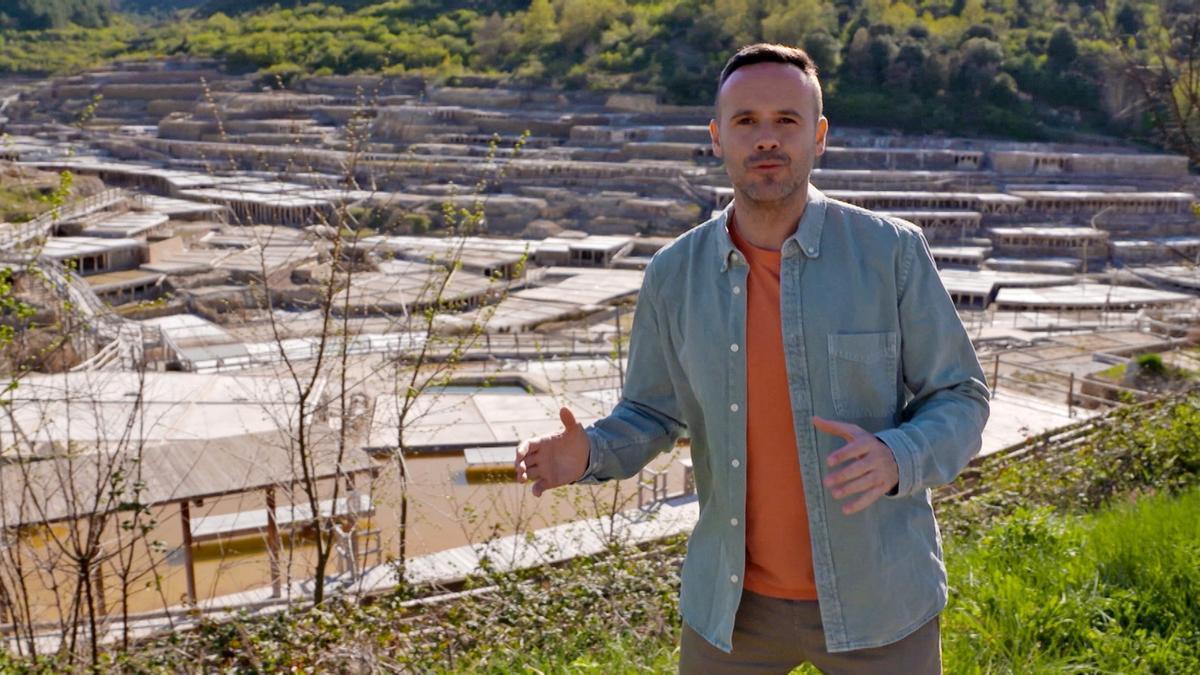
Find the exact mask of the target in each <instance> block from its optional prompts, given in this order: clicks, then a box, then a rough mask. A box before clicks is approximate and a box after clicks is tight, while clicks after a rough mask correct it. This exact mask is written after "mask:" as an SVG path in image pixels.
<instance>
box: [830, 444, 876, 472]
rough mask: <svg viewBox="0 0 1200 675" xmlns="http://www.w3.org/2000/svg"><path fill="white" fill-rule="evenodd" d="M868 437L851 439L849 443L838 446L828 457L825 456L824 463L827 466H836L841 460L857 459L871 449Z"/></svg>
mask: <svg viewBox="0 0 1200 675" xmlns="http://www.w3.org/2000/svg"><path fill="white" fill-rule="evenodd" d="M870 440H871V439H870V438H859V439H855V440H851V441H850V442H849V443H847V444H845V445H843V446H842V447H840V448H838V449H837V450H836V451H834V452H832V453H830V455H829V457H826V458H825V463H826V464H827V465H829V466H837V465H838V464H841V463H842V462H845V461H848V460H851V459H858V458H859V457H862V456H863V455H866V454H867V453H868V452H870V451H871V444H870Z"/></svg>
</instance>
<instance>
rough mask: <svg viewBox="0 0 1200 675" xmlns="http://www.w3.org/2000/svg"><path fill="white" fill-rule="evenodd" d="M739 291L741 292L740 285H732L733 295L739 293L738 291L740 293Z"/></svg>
mask: <svg viewBox="0 0 1200 675" xmlns="http://www.w3.org/2000/svg"><path fill="white" fill-rule="evenodd" d="M741 292H742V287H741V286H734V287H733V294H734V295H738V294H739V293H741Z"/></svg>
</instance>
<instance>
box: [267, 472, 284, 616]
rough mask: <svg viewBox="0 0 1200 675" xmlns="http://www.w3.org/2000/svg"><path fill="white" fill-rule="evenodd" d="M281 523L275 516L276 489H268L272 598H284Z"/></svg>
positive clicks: (268, 536) (268, 552)
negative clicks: (280, 544)
mask: <svg viewBox="0 0 1200 675" xmlns="http://www.w3.org/2000/svg"><path fill="white" fill-rule="evenodd" d="M279 548H280V547H279V523H278V522H277V520H276V515H275V488H274V487H269V488H267V560H268V561H269V562H270V563H271V597H272V598H278V597H282V596H283V583H282V581H281V579H280V576H279Z"/></svg>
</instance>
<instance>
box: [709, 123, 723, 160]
mask: <svg viewBox="0 0 1200 675" xmlns="http://www.w3.org/2000/svg"><path fill="white" fill-rule="evenodd" d="M708 135H709V136H710V137H711V138H712V151H713V156H714V157H723V156H724V155H723V154H722V153H721V131H720V130H719V129H717V121H716V120H709V121H708Z"/></svg>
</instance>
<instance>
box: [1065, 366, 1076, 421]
mask: <svg viewBox="0 0 1200 675" xmlns="http://www.w3.org/2000/svg"><path fill="white" fill-rule="evenodd" d="M1067 375H1068V377H1067V417H1074V416H1075V373H1067Z"/></svg>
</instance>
